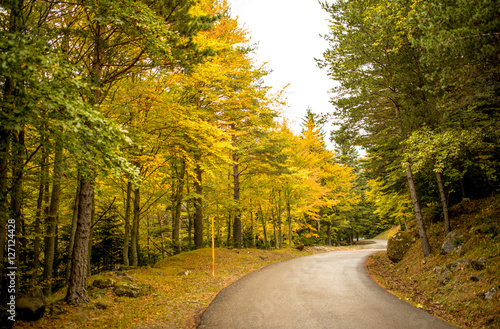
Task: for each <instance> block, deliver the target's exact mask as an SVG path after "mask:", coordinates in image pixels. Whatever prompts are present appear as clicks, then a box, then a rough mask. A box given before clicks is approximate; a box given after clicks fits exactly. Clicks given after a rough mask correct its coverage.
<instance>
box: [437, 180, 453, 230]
mask: <svg viewBox="0 0 500 329" xmlns="http://www.w3.org/2000/svg"><path fill="white" fill-rule="evenodd" d="M435 173H436V180H437V184H438V188H439V196H440V198H441V205H442V206H443V216H444V234H445V236H446V235H448V233H450V231H451V225H450V216H449V212H448V201H447V200H446V194H445V193H444V186H443V178H442V176H441V173H440V172H438V171H436V172H435Z"/></svg>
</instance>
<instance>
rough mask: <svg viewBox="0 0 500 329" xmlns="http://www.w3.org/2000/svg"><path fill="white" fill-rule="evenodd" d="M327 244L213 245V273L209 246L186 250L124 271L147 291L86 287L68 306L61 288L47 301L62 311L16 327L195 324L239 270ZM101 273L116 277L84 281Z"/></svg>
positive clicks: (315, 250)
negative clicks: (118, 292) (85, 300)
mask: <svg viewBox="0 0 500 329" xmlns="http://www.w3.org/2000/svg"><path fill="white" fill-rule="evenodd" d="M337 249H340V248H337ZM343 249H345V248H343ZM329 250H336V249H335V248H325V247H318V248H313V247H306V249H304V250H303V251H298V250H296V249H292V248H288V249H282V250H274V251H268V250H257V249H243V250H230V249H217V250H216V268H215V276H212V259H211V249H201V250H195V251H191V252H186V253H182V254H180V255H177V256H174V257H169V258H166V259H164V260H163V261H161V262H159V263H158V264H157V265H156V266H154V267H148V268H139V269H133V270H128V271H126V274H127V275H128V276H130V277H132V278H133V279H134V282H137V283H143V284H149V285H151V286H152V287H153V289H154V291H153V293H152V294H150V295H147V296H143V297H139V298H129V297H119V298H118V297H116V296H115V295H114V293H113V291H112V289H104V290H100V289H90V288H89V296H90V297H91V303H89V304H85V305H83V306H79V307H70V306H67V305H65V304H64V303H62V302H60V300H61V299H62V298H63V297H64V293H65V292H64V291H61V292H59V293H57V294H55V295H53V296H52V297H51V300H50V303H52V305H54V304H55V305H58V307H57V308H58V309H59V310H60V311H63V312H64V313H63V314H59V315H54V314H50V311H49V314H46V315H45V316H44V317H43V318H42V319H40V320H38V321H36V322H21V321H18V322H16V323H15V325H14V328H136V329H140V328H144V329H145V328H193V327H195V325H196V323H197V320H198V317H199V315H200V314H201V312H202V311H203V310H204V309H205V308H206V307H207V306H208V305H209V303H210V302H211V301H212V299H213V298H214V297H215V296H216V295H217V293H218V292H219V291H220V290H221V289H223V288H224V287H226V286H228V285H229V284H231V283H233V282H234V281H236V280H238V279H239V278H241V277H242V276H244V275H246V274H248V273H250V272H252V271H255V270H257V269H260V268H262V267H264V266H267V265H269V264H273V263H277V262H281V261H284V260H288V259H291V258H295V257H300V256H306V255H309V254H314V253H318V252H324V251H329ZM102 278H112V279H115V280H116V279H118V277H117V275H116V273H115V272H109V273H103V274H100V275H97V276H93V277H91V278H89V280H88V284H89V285H91V284H92V282H93V281H94V280H96V279H102ZM103 308H105V309H103ZM49 309H55V308H52V307H51V308H49Z"/></svg>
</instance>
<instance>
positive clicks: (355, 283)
mask: <svg viewBox="0 0 500 329" xmlns="http://www.w3.org/2000/svg"><path fill="white" fill-rule="evenodd" d="M376 242H377V243H376V244H372V245H367V246H364V249H363V250H353V251H338V252H329V253H322V254H316V255H312V256H307V257H301V258H295V259H292V260H289V261H286V262H283V263H278V264H274V265H271V266H268V267H265V268H264V269H262V270H260V271H256V272H254V273H251V274H249V275H247V276H245V277H243V278H242V279H240V280H238V281H237V282H235V283H234V284H232V285H230V286H229V287H227V288H226V289H224V290H222V291H221V292H220V293H219V294H218V295H217V297H216V298H215V299H214V301H213V302H212V303H211V304H210V306H209V307H208V308H207V310H206V311H205V312H204V313H203V316H202V319H201V323H200V325H199V327H198V328H210V329H212V328H214V329H216V328H223V329H232V328H273V329H278V328H287V329H292V328H300V329H306V328H314V329H320V328H342V329H354V328H362V329H378V328H383V329H406V328H419V329H426V328H427V329H445V328H457V327H455V326H452V325H450V324H448V323H446V322H444V321H442V320H440V319H437V318H435V317H433V316H432V315H429V314H427V313H426V312H424V311H422V310H420V309H418V308H416V307H413V306H411V305H410V304H408V303H406V302H404V301H401V300H399V299H398V298H397V297H395V296H394V295H392V294H390V293H388V292H387V291H385V290H384V289H382V288H381V287H380V286H379V285H377V284H376V283H375V282H374V281H373V280H372V279H371V278H370V277H369V276H368V275H367V274H366V271H365V269H364V266H363V263H364V260H365V258H366V257H367V256H368V255H369V254H371V253H373V252H374V251H376V250H377V249H379V250H380V249H385V248H386V245H387V242H386V241H382V240H377V241H376Z"/></svg>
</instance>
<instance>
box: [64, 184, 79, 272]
mask: <svg viewBox="0 0 500 329" xmlns="http://www.w3.org/2000/svg"><path fill="white" fill-rule="evenodd" d="M78 183H80V176H78ZM79 198H80V184H78V185H77V187H76V195H75V202H74V206H73V220H72V221H71V234H70V237H69V246H68V266H67V267H66V281H69V277H70V276H71V264H72V261H73V260H72V259H73V248H74V246H75V234H76V226H77V225H78V204H79V201H78V200H79Z"/></svg>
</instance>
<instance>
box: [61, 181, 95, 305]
mask: <svg viewBox="0 0 500 329" xmlns="http://www.w3.org/2000/svg"><path fill="white" fill-rule="evenodd" d="M92 181H93V179H92V178H90V177H86V178H82V179H81V180H80V195H79V198H78V199H79V203H78V221H77V228H76V234H75V246H74V248H73V256H72V261H71V262H72V266H71V275H70V279H69V285H68V292H67V294H66V298H65V300H66V302H67V303H69V304H72V305H78V304H81V303H88V302H89V301H90V299H89V297H88V296H87V261H88V259H87V257H88V247H89V237H90V227H91V225H92V224H91V218H92V199H93V195H94V188H93V186H92V184H93V182H92Z"/></svg>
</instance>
